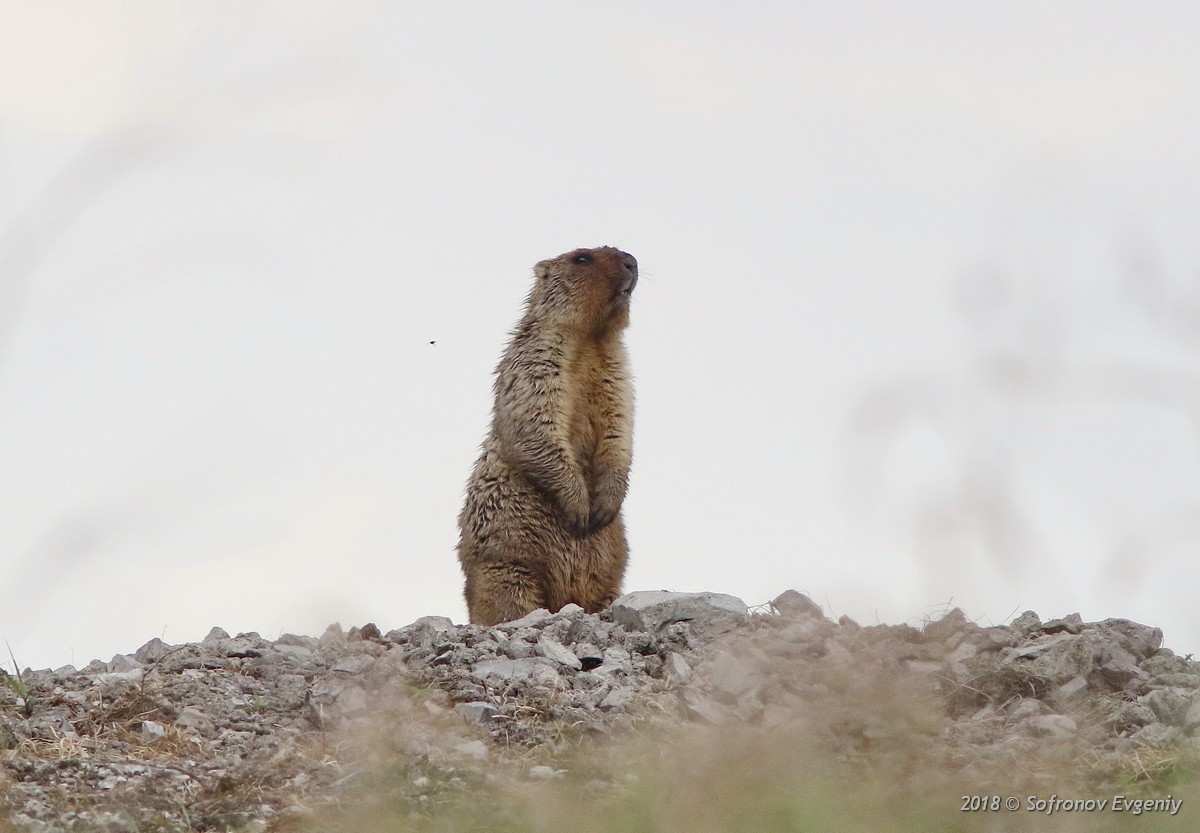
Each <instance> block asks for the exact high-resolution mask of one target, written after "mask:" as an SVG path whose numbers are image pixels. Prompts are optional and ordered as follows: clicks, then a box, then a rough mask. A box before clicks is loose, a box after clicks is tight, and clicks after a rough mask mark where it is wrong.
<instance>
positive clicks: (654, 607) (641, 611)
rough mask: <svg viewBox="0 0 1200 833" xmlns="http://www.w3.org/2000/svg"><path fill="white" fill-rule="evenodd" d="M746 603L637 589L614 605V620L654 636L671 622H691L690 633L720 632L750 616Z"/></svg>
mask: <svg viewBox="0 0 1200 833" xmlns="http://www.w3.org/2000/svg"><path fill="white" fill-rule="evenodd" d="M749 613H750V612H749V609H748V608H747V607H746V603H745V602H743V601H742V600H741V599H739V598H737V597H736V596H729V595H727V594H725V593H671V592H669V591H666V590H637V591H634V592H633V593H626V594H625V595H624V596H622V597H621V598H619V599H617V600H616V601H615V602H613V605H612V617H613V621H614V622H617V623H618V624H620V625H623V626H624V627H626V628H632V629H635V630H640V631H647V632H648V633H653V632H654V631H657V630H658V629H660V628H662V627H663V626H665V625H669V624H671V623H672V622H690V623H691V625H692V628H693V630H695V631H701V630H710V631H721V630H728V629H730V628H733V627H735V626H736V625H738V624H739V623H741V622H743V621H745V619H746V618H747V617H748V616H749Z"/></svg>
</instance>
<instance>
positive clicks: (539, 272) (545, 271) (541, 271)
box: [533, 260, 550, 280]
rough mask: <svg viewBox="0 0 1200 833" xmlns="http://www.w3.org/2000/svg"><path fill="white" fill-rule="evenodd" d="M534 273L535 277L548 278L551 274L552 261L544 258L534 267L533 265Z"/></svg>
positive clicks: (539, 278)
mask: <svg viewBox="0 0 1200 833" xmlns="http://www.w3.org/2000/svg"><path fill="white" fill-rule="evenodd" d="M533 275H534V277H536V278H537V279H538V280H542V279H544V278H547V277H549V275H550V261H548V260H543V261H541V262H539V263H538V264H537V265H536V266H534V267H533Z"/></svg>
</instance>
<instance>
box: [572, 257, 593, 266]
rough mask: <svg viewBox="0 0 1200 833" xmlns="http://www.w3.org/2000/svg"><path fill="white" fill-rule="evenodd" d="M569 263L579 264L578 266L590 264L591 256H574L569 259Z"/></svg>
mask: <svg viewBox="0 0 1200 833" xmlns="http://www.w3.org/2000/svg"><path fill="white" fill-rule="evenodd" d="M571 262H572V263H580V264H582V263H591V262H592V256H591V255H575V257H573V258H571Z"/></svg>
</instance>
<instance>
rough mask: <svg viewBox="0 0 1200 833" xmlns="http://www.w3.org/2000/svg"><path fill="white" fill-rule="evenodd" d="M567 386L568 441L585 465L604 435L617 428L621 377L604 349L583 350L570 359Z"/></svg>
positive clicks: (591, 458)
mask: <svg viewBox="0 0 1200 833" xmlns="http://www.w3.org/2000/svg"><path fill="white" fill-rule="evenodd" d="M567 372H568V374H569V375H570V377H571V378H570V379H569V380H568V382H567V385H566V388H567V390H569V391H570V392H571V395H570V401H569V403H568V405H567V407H568V410H569V418H568V421H567V431H568V442H569V444H570V446H571V449H572V451H574V452H575V455H576V458H577V459H578V460H579V462H580V463H581V464H583V465H584V466H585V467H587V466H589V465H590V463H591V461H592V460H593V459H594V458H595V456H596V451H597V449H598V448H599V446H600V444H601V442H603V441H604V439H605V438H606V437H610V436H611V435H612V434H613V433H614V432H617V431H618V422H619V421H620V419H621V418H622V417H621V413H622V412H623V411H624V410H625V409H624V408H623V407H622V405H621V391H622V390H623V389H624V378H623V374H622V373H621V370H620V366H619V364H617V363H614V362H613V361H612V360H611V359H610V358H609V357H608V356H607V355H605V354H603V353H590V352H589V353H585V354H583V355H581V356H578V357H577V358H576V359H575V361H573V362H571V364H570V365H569V367H568V370H567Z"/></svg>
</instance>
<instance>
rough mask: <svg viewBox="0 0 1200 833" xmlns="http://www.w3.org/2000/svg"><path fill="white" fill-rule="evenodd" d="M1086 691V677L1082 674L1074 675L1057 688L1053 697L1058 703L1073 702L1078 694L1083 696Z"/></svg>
mask: <svg viewBox="0 0 1200 833" xmlns="http://www.w3.org/2000/svg"><path fill="white" fill-rule="evenodd" d="M1087 689H1088V681H1087V677H1085V676H1083V675H1082V674H1079V675H1076V676H1074V677H1072V678H1071V679H1069V680H1067V681H1066V682H1065V683H1063V684H1062V685H1060V686H1059V687H1058V690H1057V691H1055V692H1054V693H1055V696H1057V697H1058V699H1059V700H1060V701H1063V702H1065V701H1068V700H1073V699H1075V698H1076V697H1077V696H1079V695H1080V694H1083V693H1084V692H1085V691H1087Z"/></svg>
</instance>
